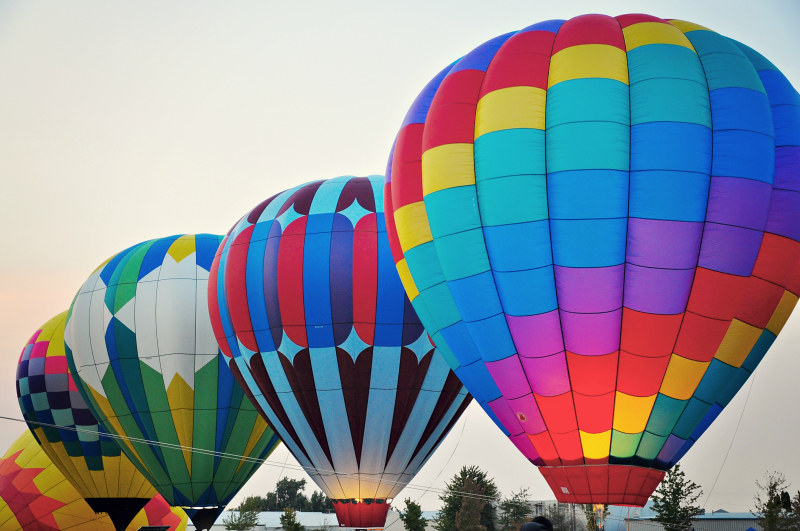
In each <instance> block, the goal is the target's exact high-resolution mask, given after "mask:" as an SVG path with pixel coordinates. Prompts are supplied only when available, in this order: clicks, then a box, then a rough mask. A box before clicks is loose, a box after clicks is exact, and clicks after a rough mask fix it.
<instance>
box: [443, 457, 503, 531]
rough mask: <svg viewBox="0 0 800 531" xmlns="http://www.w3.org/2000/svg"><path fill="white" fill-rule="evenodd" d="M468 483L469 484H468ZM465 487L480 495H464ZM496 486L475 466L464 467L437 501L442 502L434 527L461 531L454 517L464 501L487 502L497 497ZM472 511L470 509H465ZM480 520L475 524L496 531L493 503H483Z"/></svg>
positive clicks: (489, 530)
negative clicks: (480, 499)
mask: <svg viewBox="0 0 800 531" xmlns="http://www.w3.org/2000/svg"><path fill="white" fill-rule="evenodd" d="M468 482H469V484H468ZM465 487H467V488H472V489H475V490H479V491H480V492H481V493H482V495H480V496H476V495H475V494H473V493H469V494H467V493H466V490H465ZM498 495H499V493H498V491H497V486H496V485H495V484H494V480H492V479H490V478H489V477H488V476H487V475H486V472H484V471H482V470H481V469H480V468H478V467H477V466H474V465H473V466H464V467H462V468H461V470H460V471H459V472H458V473H457V474H456V475H455V476H453V478H452V479H451V480H450V482H449V483H447V484H446V485H445V490H444V492H443V493H442V495H441V496H439V499H440V500H441V501H442V509H441V510H440V511H439V516H438V517H437V518H436V521H435V524H434V527H435V528H436V529H437V530H438V531H462V530H461V529H460V528H458V527H457V526H456V515H457V514H458V512H459V510H461V505H462V502H463V501H464V500H466V499H467V498H469V499H470V500H475V499H476V498H482V499H485V500H487V501H489V500H494V499H496V498H497V497H498ZM467 510H468V511H470V510H472V509H471V508H468V509H467ZM479 514H480V518H479V521H478V522H477V523H479V524H480V525H482V526H484V528H485V529H486V531H496V527H495V508H494V504H493V503H485V504H483V506H482V508H481V509H480V511H479Z"/></svg>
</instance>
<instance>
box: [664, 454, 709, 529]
mask: <svg viewBox="0 0 800 531" xmlns="http://www.w3.org/2000/svg"><path fill="white" fill-rule="evenodd" d="M702 494H703V491H702V490H701V489H700V486H699V485H697V484H696V483H695V482H694V481H691V480H688V479H686V474H684V472H683V470H681V466H680V465H675V466H674V467H673V468H672V470H669V471H668V472H667V474H666V476H664V479H663V480H662V481H661V484H660V485H659V486H658V488H657V489H656V491H655V493H653V511H654V512H655V513H656V516H655V518H653V520H655V521H656V522H660V523H661V524H663V525H664V527H665V528H667V529H672V530H678V529H687V530H688V529H691V528H692V518H694V517H695V516H697V515H699V514H703V512H704V511H703V509H701V508H700V507H699V506H697V505H695V504H696V503H697V499H698V498H699V497H700V496H702Z"/></svg>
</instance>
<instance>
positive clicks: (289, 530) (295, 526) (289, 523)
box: [281, 480, 305, 531]
mask: <svg viewBox="0 0 800 531" xmlns="http://www.w3.org/2000/svg"><path fill="white" fill-rule="evenodd" d="M304 481H305V480H304ZM281 527H282V528H283V529H284V531H305V527H303V526H302V525H300V522H298V521H297V511H295V510H294V509H292V508H291V507H287V508H286V509H284V511H283V514H282V515H281Z"/></svg>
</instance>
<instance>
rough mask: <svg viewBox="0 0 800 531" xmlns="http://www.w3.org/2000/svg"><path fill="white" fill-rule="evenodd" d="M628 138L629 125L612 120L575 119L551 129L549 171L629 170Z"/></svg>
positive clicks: (548, 150) (548, 135)
mask: <svg viewBox="0 0 800 531" xmlns="http://www.w3.org/2000/svg"><path fill="white" fill-rule="evenodd" d="M626 105H627V99H626ZM629 137H630V129H629V127H628V125H625V124H618V123H612V122H576V123H568V124H563V125H559V126H556V127H553V128H548V129H547V136H546V143H547V172H548V174H549V173H554V172H559V171H566V170H597V169H609V170H622V171H628V169H629V153H628V146H629Z"/></svg>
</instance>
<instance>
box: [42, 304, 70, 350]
mask: <svg viewBox="0 0 800 531" xmlns="http://www.w3.org/2000/svg"><path fill="white" fill-rule="evenodd" d="M66 321H67V311H63V312H61V313H60V314H58V315H56V316H55V317H53V318H52V319H50V320H49V321H47V322H46V323H45V324H43V325H42V328H41V332H40V333H39V337H37V338H36V342H37V343H38V342H39V341H49V342H50V344H49V345H48V346H47V354H46V355H47V356H63V355H64V325H65V324H66ZM54 338H55V339H56V341H52V339H54ZM59 339H60V341H59Z"/></svg>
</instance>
